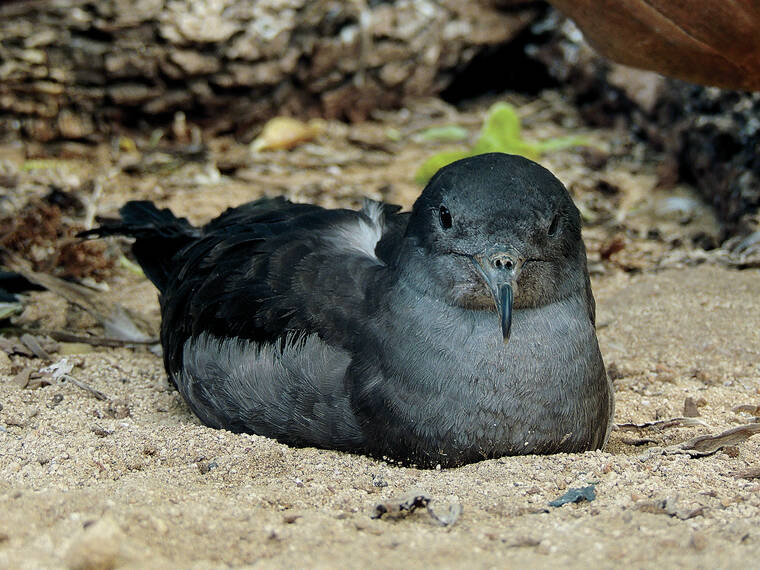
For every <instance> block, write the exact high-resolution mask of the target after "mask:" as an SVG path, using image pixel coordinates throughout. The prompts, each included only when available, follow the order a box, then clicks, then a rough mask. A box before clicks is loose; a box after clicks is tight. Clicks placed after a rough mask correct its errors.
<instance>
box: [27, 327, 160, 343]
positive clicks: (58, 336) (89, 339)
mask: <svg viewBox="0 0 760 570" xmlns="http://www.w3.org/2000/svg"><path fill="white" fill-rule="evenodd" d="M41 334H44V335H46V336H49V337H50V338H52V339H53V340H57V341H58V342H81V343H83V344H89V345H92V346H110V347H117V346H132V345H151V344H158V343H159V340H158V339H157V338H149V339H147V340H122V339H119V338H108V337H104V336H80V335H76V334H71V333H67V332H65V331H43V332H41Z"/></svg>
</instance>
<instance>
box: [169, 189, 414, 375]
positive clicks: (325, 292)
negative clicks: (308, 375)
mask: <svg viewBox="0 0 760 570" xmlns="http://www.w3.org/2000/svg"><path fill="white" fill-rule="evenodd" d="M375 206H376V209H375V210H374V211H373V212H370V209H365V210H364V211H362V212H357V211H353V210H325V209H322V208H320V207H318V206H313V205H308V204H293V203H290V202H288V201H286V200H283V199H264V200H259V201H257V202H252V203H250V204H245V205H243V206H240V207H239V208H234V209H231V210H228V211H226V212H225V213H223V214H222V215H221V216H220V217H219V218H217V219H215V220H214V221H212V222H211V223H209V224H208V225H206V226H205V227H204V228H203V235H202V236H201V237H200V238H198V239H196V240H194V241H193V242H191V243H190V244H188V245H187V246H185V247H184V248H183V249H181V250H180V251H179V252H178V253H177V254H176V255H175V256H174V258H173V259H172V264H173V269H172V273H171V275H170V277H169V279H168V286H167V288H166V289H165V291H164V292H163V295H162V297H161V304H162V316H163V319H162V331H161V334H162V342H163V345H164V350H165V354H164V358H165V362H166V367H167V370H168V371H169V372H170V374H172V375H176V374H177V373H178V372H179V371H180V369H181V367H182V350H183V346H184V343H185V341H186V340H187V339H188V338H191V337H198V336H199V335H200V334H202V333H207V334H211V335H214V336H216V337H219V338H225V337H231V336H235V337H239V338H242V339H247V340H253V341H256V342H261V343H272V342H276V341H278V340H281V339H283V338H284V337H285V336H286V335H289V334H311V333H316V334H317V335H318V336H319V337H320V338H322V339H323V340H325V341H326V342H328V343H330V344H332V345H334V346H346V345H347V344H348V343H349V342H350V339H351V338H352V337H354V336H355V334H356V332H357V331H358V330H360V329H361V327H362V322H363V321H364V320H365V317H366V315H365V314H364V313H366V312H367V311H371V310H372V302H371V298H368V297H371V296H372V294H373V291H374V290H375V288H373V287H371V286H370V284H371V283H372V282H373V281H374V280H376V279H378V278H379V275H380V274H381V273H383V272H382V271H381V269H382V268H383V266H384V265H385V261H386V260H387V259H389V256H391V255H392V254H393V249H394V248H395V247H396V244H397V241H398V239H400V238H398V237H397V234H400V233H402V232H401V229H402V224H403V221H405V217H403V216H398V215H394V212H395V211H396V210H397V208H393V207H387V206H386V207H384V208H383V209H382V210H378V209H377V205H375ZM373 216H374V217H373ZM396 218H398V219H396ZM381 229H384V230H385V231H384V232H382V231H381ZM373 240H374V242H373ZM383 241H385V243H386V244H388V247H387V248H381V249H382V251H383V254H382V257H381V256H380V255H377V256H376V255H375V254H374V248H375V245H376V243H375V242H380V243H383ZM367 301H370V302H367Z"/></svg>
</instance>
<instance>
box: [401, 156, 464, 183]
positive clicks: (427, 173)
mask: <svg viewBox="0 0 760 570" xmlns="http://www.w3.org/2000/svg"><path fill="white" fill-rule="evenodd" d="M468 156H473V153H472V152H470V151H467V150H447V151H443V152H439V153H438V154H434V155H433V156H431V157H430V158H428V159H427V160H426V161H425V162H424V163H422V166H420V167H419V169H418V170H417V172H416V173H415V175H414V179H415V180H416V181H417V182H418V183H419V184H426V183H427V181H428V180H430V179H431V178H432V177H433V174H435V173H436V172H438V171H439V170H440V169H441V168H443V167H444V166H446V165H447V164H451V163H452V162H454V161H457V160H460V159H462V158H467V157H468Z"/></svg>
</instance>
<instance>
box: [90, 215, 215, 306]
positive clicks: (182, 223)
mask: <svg viewBox="0 0 760 570" xmlns="http://www.w3.org/2000/svg"><path fill="white" fill-rule="evenodd" d="M119 214H120V215H121V218H119V219H112V220H101V225H100V227H98V228H94V229H91V230H87V231H84V232H81V233H79V234H78V237H83V238H91V237H105V236H114V235H121V236H127V237H133V238H135V243H134V244H133V245H132V253H134V255H135V257H136V258H137V261H138V263H139V264H140V266H141V267H142V269H143V271H144V272H145V275H146V276H147V277H148V279H150V280H151V281H152V282H153V283H154V284H155V285H156V287H158V289H159V290H160V291H163V290H164V288H165V286H166V282H167V280H168V278H169V274H170V272H171V270H172V267H173V263H172V258H173V257H174V255H175V254H176V253H177V252H178V251H179V250H180V249H182V248H183V247H184V246H185V245H187V244H188V243H190V242H191V241H193V240H195V239H196V238H198V237H199V236H200V231H199V230H198V228H195V227H194V226H192V225H191V224H190V222H188V221H187V220H186V219H185V218H178V217H176V216H175V215H174V214H173V213H172V212H171V211H170V210H168V209H166V208H164V209H162V210H159V209H158V208H156V206H155V204H153V202H149V201H147V200H139V201H132V202H127V203H126V204H124V206H122V207H121V209H120V210H119Z"/></svg>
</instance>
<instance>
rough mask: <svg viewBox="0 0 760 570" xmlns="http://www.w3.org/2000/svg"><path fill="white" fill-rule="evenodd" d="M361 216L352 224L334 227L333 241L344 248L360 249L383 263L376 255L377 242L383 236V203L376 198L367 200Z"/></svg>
mask: <svg viewBox="0 0 760 570" xmlns="http://www.w3.org/2000/svg"><path fill="white" fill-rule="evenodd" d="M360 213H361V214H363V215H360V216H357V218H356V220H355V221H352V222H351V223H350V224H346V225H344V226H340V227H337V228H335V229H334V235H333V236H331V241H333V243H335V244H336V245H337V246H339V247H341V248H343V249H349V250H353V251H358V252H360V253H363V254H365V255H367V256H368V257H371V258H372V259H374V260H375V261H377V262H378V263H382V262H381V261H380V260H379V259H378V257H377V255H375V247H376V246H377V242H379V241H380V238H381V237H382V236H383V226H384V221H385V220H384V216H383V205H382V203H380V202H375V201H374V200H365V201H364V207H363V208H362V209H361V212H360Z"/></svg>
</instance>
